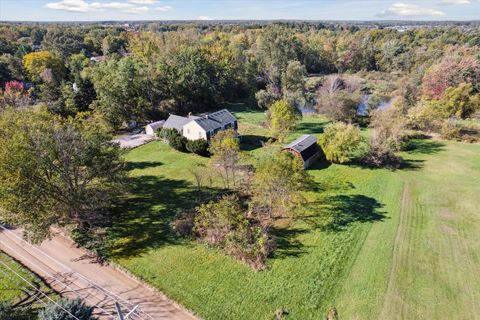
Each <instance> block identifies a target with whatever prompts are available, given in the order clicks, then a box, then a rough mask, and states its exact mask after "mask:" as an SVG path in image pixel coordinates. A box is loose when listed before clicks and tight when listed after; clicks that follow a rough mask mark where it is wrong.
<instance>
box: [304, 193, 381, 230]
mask: <svg viewBox="0 0 480 320" xmlns="http://www.w3.org/2000/svg"><path fill="white" fill-rule="evenodd" d="M383 207H384V206H383V204H381V203H379V202H378V201H377V200H376V199H374V198H371V197H367V196H365V195H361V194H356V195H333V196H327V197H326V198H324V199H322V200H321V201H320V203H318V204H316V209H317V210H318V211H319V213H318V214H316V215H310V216H306V217H304V220H305V222H306V223H308V224H310V225H312V226H314V227H316V228H320V229H322V230H326V231H341V230H344V229H345V228H347V227H348V226H349V225H350V224H352V223H355V222H360V223H366V222H376V221H383V220H384V219H385V213H384V212H382V211H380V210H381V209H382V208H383Z"/></svg>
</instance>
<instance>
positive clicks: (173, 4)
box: [0, 0, 480, 22]
mask: <svg viewBox="0 0 480 320" xmlns="http://www.w3.org/2000/svg"><path fill="white" fill-rule="evenodd" d="M333 17H334V18H333ZM252 20H253V21H284V20H287V21H342V22H346V21H371V22H382V21H394V22H398V21H408V22H428V21H432V22H450V21H451V22H462V21H465V22H467V21H469V22H470V21H478V20H480V1H479V0H425V1H419V0H410V1H408V0H406V1H403V0H398V1H390V0H386V1H383V0H318V1H315V0H300V1H294V0H276V1H275V0H247V1H239V0H229V1H216V0H37V1H33V0H23V1H17V0H2V1H0V21H2V22H104V21H112V22H113V21H132V22H134V21H135V22H138V21H252Z"/></svg>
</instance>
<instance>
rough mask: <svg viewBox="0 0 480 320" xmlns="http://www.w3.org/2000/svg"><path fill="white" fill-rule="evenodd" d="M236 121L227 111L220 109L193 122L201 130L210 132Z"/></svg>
mask: <svg viewBox="0 0 480 320" xmlns="http://www.w3.org/2000/svg"><path fill="white" fill-rule="evenodd" d="M236 120H237V118H235V116H234V115H233V114H232V113H231V112H230V111H228V110H227V109H222V110H220V111H216V112H213V113H210V114H207V115H205V116H203V117H201V118H197V119H195V120H194V121H195V122H196V123H197V124H198V125H199V126H200V127H202V129H203V130H205V131H212V130H215V129H218V128H220V127H222V126H224V125H226V124H229V123H232V122H234V121H236Z"/></svg>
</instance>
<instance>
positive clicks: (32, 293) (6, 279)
mask: <svg viewBox="0 0 480 320" xmlns="http://www.w3.org/2000/svg"><path fill="white" fill-rule="evenodd" d="M0 261H1V262H2V263H0V302H6V301H8V302H10V303H13V304H15V305H19V306H27V305H31V306H33V307H34V308H35V307H38V306H40V305H42V304H40V303H39V302H38V300H37V298H39V299H40V300H42V301H45V302H48V300H47V298H45V296H42V295H41V294H40V293H39V292H38V291H36V290H35V289H34V288H32V287H31V286H29V285H28V284H26V283H25V282H23V281H22V280H21V278H20V277H22V278H24V279H25V280H27V281H28V282H29V283H31V284H32V285H34V286H35V288H36V289H39V290H41V291H42V292H44V293H45V294H47V295H48V296H49V297H50V298H52V299H56V298H57V295H56V293H54V292H53V291H52V290H51V289H50V288H49V287H48V286H47V285H46V284H45V283H44V282H43V281H42V280H41V279H40V278H38V277H37V276H36V275H35V274H33V273H32V272H30V271H29V270H27V269H26V268H24V267H23V266H22V265H21V264H19V263H17V262H16V261H14V260H12V258H10V257H9V256H7V255H5V254H3V253H0ZM4 264H5V265H6V266H5V265H4ZM15 273H16V274H17V275H15Z"/></svg>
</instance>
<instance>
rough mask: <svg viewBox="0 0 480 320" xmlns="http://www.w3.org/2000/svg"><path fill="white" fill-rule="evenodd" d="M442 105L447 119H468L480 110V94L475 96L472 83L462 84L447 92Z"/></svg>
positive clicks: (448, 89)
mask: <svg viewBox="0 0 480 320" xmlns="http://www.w3.org/2000/svg"><path fill="white" fill-rule="evenodd" d="M441 103H442V104H443V106H444V109H445V115H446V117H450V116H456V117H458V118H462V119H465V118H468V117H470V116H471V115H473V114H475V112H477V111H479V110H480V94H478V93H477V94H475V93H474V89H473V85H472V84H471V83H461V84H460V85H458V86H457V87H450V88H447V89H446V90H445V93H444V96H443V98H442V99H441Z"/></svg>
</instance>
